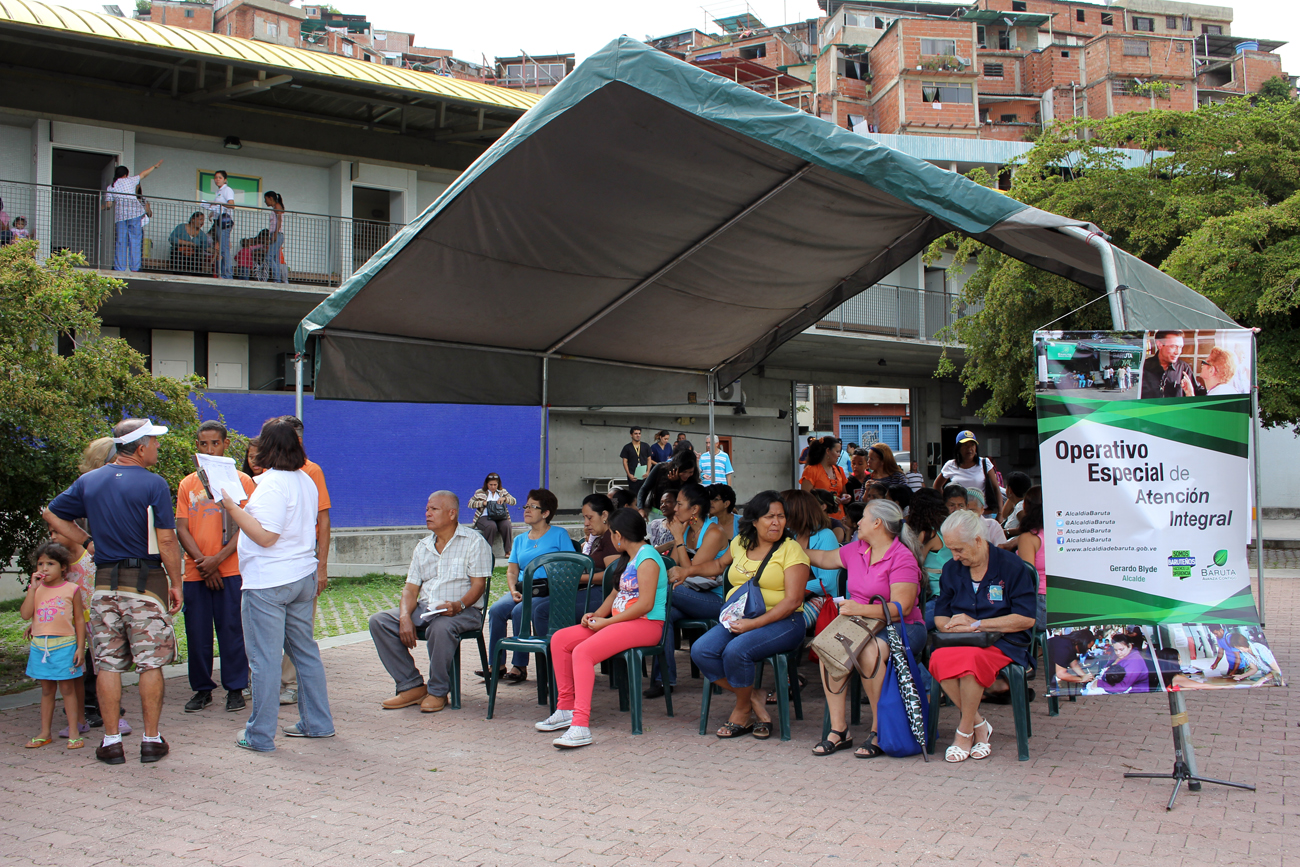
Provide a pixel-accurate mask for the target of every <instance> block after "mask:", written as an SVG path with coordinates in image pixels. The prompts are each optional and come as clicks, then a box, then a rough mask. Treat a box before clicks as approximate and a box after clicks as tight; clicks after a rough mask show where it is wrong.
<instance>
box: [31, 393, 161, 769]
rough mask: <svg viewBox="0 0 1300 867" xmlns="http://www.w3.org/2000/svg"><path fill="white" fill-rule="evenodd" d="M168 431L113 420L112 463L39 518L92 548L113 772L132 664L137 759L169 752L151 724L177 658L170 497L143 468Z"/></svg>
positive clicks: (120, 752) (95, 637)
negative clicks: (85, 526) (125, 678)
mask: <svg viewBox="0 0 1300 867" xmlns="http://www.w3.org/2000/svg"><path fill="white" fill-rule="evenodd" d="M165 433H167V428H165V427H163V426H161V425H155V424H153V423H151V422H150V421H149V420H148V419H138V418H129V419H126V420H125V421H122V422H119V423H118V425H117V426H116V427H114V428H113V442H114V444H116V446H117V458H116V460H114V461H113V463H111V464H105V465H104V466H102V467H100V468H99V469H97V470H92V471H91V472H89V473H86V474H85V475H83V476H81V477H80V478H78V479H77V481H75V482H73V483H72V487H70V488H68V489H67V490H66V491H64V492H63V493H61V494H59V495H58V496H57V497H55V498H54V502H52V503H50V505H49V508H47V509H46V510H45V513H44V515H43V517H44V518H45V522H46V523H47V524H49V525H50V527H51V529H53V530H57V531H58V532H60V533H62V534H63V535H65V536H68V537H69V538H72V539H79V540H81V544H82V545H85V546H89V545H90V544H91V543H92V541H93V542H94V545H95V566H96V571H95V593H94V596H93V597H92V598H91V604H90V627H91V647H92V649H93V652H94V654H95V668H96V670H97V671H98V679H97V681H96V686H97V689H98V693H99V700H100V707H101V709H102V712H103V716H104V742H103V743H102V744H101V745H100V746H99V748H98V749H96V750H95V756H96V757H97V758H98V759H99V760H100V761H102V762H105V763H107V764H110V765H120V764H122V763H124V762H125V761H126V756H125V752H124V749H123V747H122V736H121V735H120V734H118V733H117V721H118V715H119V712H120V708H121V698H122V672H124V671H126V670H127V669H129V668H130V666H131V664H132V663H135V667H136V670H137V671H138V672H139V673H140V709H141V711H142V713H143V716H144V737H143V739H142V741H141V744H140V761H142V762H156V761H158V760H159V759H161V758H162V757H163V756H165V755H167V750H168V748H167V742H166V741H165V740H163V738H162V735H161V734H160V733H159V731H158V718H159V716H160V714H161V712H162V703H163V676H162V667H163V666H164V665H166V664H168V663H169V662H171V661H172V660H173V658H174V657H175V655H176V633H175V632H174V631H173V629H172V621H171V615H172V614H175V613H176V612H177V611H180V609H181V599H182V594H181V557H180V545H178V544H177V541H176V518H175V515H174V513H173V511H172V498H171V491H170V490H169V489H168V487H167V482H166V481H165V480H164V479H163V478H162V477H161V476H158V475H156V474H155V473H152V472H150V470H149V468H150V467H152V466H153V465H154V464H156V463H158V437H160V436H162V435H163V434H165ZM151 517H152V521H153V523H152V525H151V524H150V519H151ZM77 518H86V519H88V521H89V524H90V526H91V527H92V528H93V529H94V531H95V538H94V539H92V538H91V536H90V534H89V533H87V532H86V531H84V530H82V529H81V528H80V527H78V526H77V525H76V524H74V523H73V521H75V520H76V519H77ZM83 537H84V538H83ZM155 539H156V544H155V542H154V540H155Z"/></svg>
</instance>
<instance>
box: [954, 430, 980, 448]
mask: <svg viewBox="0 0 1300 867" xmlns="http://www.w3.org/2000/svg"><path fill="white" fill-rule="evenodd" d="M977 442H979V440H977V439H975V434H973V433H971V432H970V431H968V430H964V431H958V432H957V445H961V444H962V443H977Z"/></svg>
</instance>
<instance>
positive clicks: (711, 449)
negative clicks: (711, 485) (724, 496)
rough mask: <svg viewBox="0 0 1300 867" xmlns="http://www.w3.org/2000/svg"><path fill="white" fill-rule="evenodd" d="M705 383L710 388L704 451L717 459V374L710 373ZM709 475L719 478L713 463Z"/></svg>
mask: <svg viewBox="0 0 1300 867" xmlns="http://www.w3.org/2000/svg"><path fill="white" fill-rule="evenodd" d="M705 383H706V384H705V387H706V388H708V390H709V438H708V440H707V441H705V443H704V451H705V453H706V454H710V455H713V456H712V457H711V458H709V460H710V461H716V460H717V459H718V456H717V455H716V454H715V452H716V451H717V447H716V446H714V445H713V393H714V391H716V389H717V385H718V376H717V374H715V373H712V372H711V373H709V375H708V377H706V380H705ZM709 476H710V477H711V478H712V480H713V481H715V482H716V481H717V480H718V473H717V470H716V469H714V466H713V464H712V463H710V464H709ZM726 480H727V478H726V476H723V478H722V481H724V482H725V481H726ZM700 481H701V482H703V481H704V480H703V478H701V479H700Z"/></svg>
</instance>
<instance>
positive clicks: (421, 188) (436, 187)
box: [415, 180, 451, 215]
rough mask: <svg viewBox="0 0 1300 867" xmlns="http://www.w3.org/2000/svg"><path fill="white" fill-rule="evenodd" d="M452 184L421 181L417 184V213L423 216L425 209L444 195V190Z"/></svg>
mask: <svg viewBox="0 0 1300 867" xmlns="http://www.w3.org/2000/svg"><path fill="white" fill-rule="evenodd" d="M449 186H451V184H449V183H447V184H443V183H438V182H436V181H426V180H420V181H418V182H417V187H416V194H415V201H416V209H415V213H416V214H417V215H418V214H422V213H424V209H425V208H427V207H429V206H430V205H432V204H433V202H434V200H435V199H437V198H438V197H439V196H441V195H442V192H443V190H445V189H447V187H449Z"/></svg>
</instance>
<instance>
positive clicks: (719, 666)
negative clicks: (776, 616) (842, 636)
mask: <svg viewBox="0 0 1300 867" xmlns="http://www.w3.org/2000/svg"><path fill="white" fill-rule="evenodd" d="M806 631H807V628H806V627H805V626H804V622H803V611H795V612H794V613H793V614H791V615H790V616H789V617H787V618H785V619H784V620H778V621H777V622H776V623H769V624H767V625H766V626H760V627H759V628H758V629H755V630H753V631H751V632H746V633H744V634H742V635H733V634H732V633H731V632H730V630H728V629H727V628H726V627H724V626H723V625H722V624H718V625H717V626H715V627H713V628H712V629H710V630H709V631H708V632H706V633H704V635H703V637H701V638H700V639H699V640H698V641H696V642H695V643H694V644H693V645H691V661H693V662H694V663H695V665H696V667H697V668H699V670H700V673H701V674H703V675H704V677H705V678H706V679H708V680H722V679H723V678H726V681H727V683H729V684H731V685H732V686H733V687H736V688H738V689H743V688H745V687H748V686H754V685H755V684H754V670H755V663H757V662H758V661H759V660H760V659H766V658H767V657H769V656H775V655H776V654H778V653H788V652H789V651H791V650H794V649H795V648H796V647H798V646H799V644H800V643H801V642H802V641H803V637H804V633H805V632H806Z"/></svg>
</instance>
